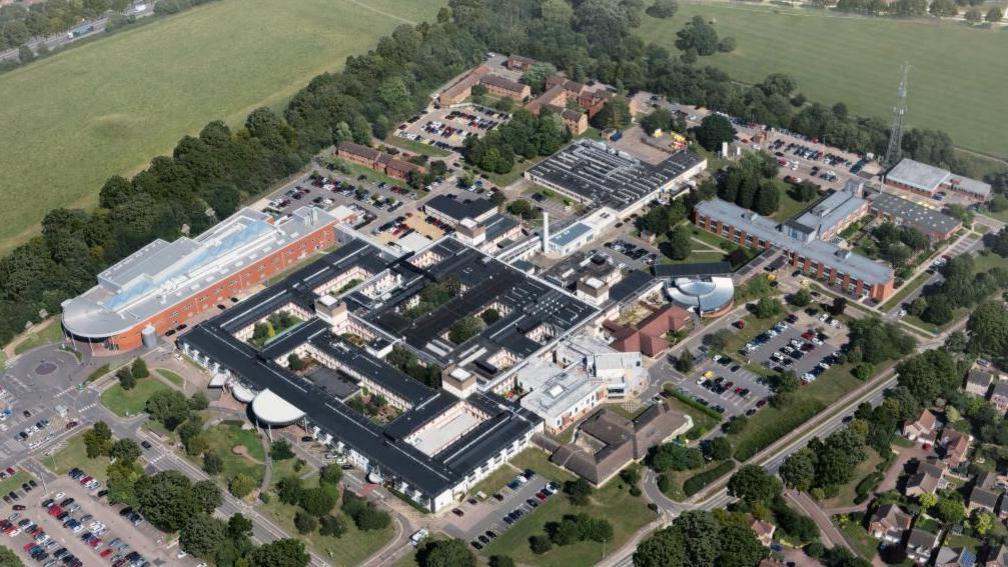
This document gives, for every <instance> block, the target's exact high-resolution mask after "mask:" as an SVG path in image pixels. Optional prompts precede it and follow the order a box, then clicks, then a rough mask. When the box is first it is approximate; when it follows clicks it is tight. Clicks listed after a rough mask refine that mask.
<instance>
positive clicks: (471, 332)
mask: <svg viewBox="0 0 1008 567" xmlns="http://www.w3.org/2000/svg"><path fill="white" fill-rule="evenodd" d="M485 328H486V323H485V322H484V321H483V319H480V318H479V317H463V318H461V319H459V320H457V321H455V323H453V324H452V326H451V329H450V330H449V331H448V339H449V340H451V342H453V343H455V344H462V343H464V342H466V341H467V340H469V339H471V338H472V337H475V336H476V335H478V334H479V333H480V332H481V331H483V329H485Z"/></svg>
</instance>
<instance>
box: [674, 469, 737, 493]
mask: <svg viewBox="0 0 1008 567" xmlns="http://www.w3.org/2000/svg"><path fill="white" fill-rule="evenodd" d="M734 468H735V461H723V462H722V463H721V464H719V465H718V466H716V467H714V468H712V469H709V470H706V471H703V472H702V473H697V474H695V475H693V476H691V477H689V478H687V479H686V482H684V483H683V493H684V494H686V496H693V495H694V494H696V493H697V492H700V491H701V490H703V489H704V488H705V487H706V486H707V485H708V484H710V483H712V482H714V481H715V480H717V479H719V478H721V477H722V476H724V475H726V474H728V473H730V472H731V471H732V469H734Z"/></svg>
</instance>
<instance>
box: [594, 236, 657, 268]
mask: <svg viewBox="0 0 1008 567" xmlns="http://www.w3.org/2000/svg"><path fill="white" fill-rule="evenodd" d="M604 246H605V247H606V248H609V249H611V250H615V251H617V252H619V253H620V254H623V255H624V256H626V257H627V258H632V259H634V260H639V261H641V262H643V263H645V264H647V265H648V266H650V265H652V264H654V263H655V262H657V261H658V254H657V253H655V252H648V249H647V248H644V247H642V246H637V245H635V244H631V243H629V242H627V241H625V240H613V241H612V242H606V243H605V244H604Z"/></svg>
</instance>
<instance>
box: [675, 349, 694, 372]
mask: <svg viewBox="0 0 1008 567" xmlns="http://www.w3.org/2000/svg"><path fill="white" fill-rule="evenodd" d="M693 361H694V358H693V353H691V352H690V351H689V349H688V348H684V349H683V351H682V353H680V354H679V358H677V359H676V361H675V369H676V370H678V371H679V372H682V373H684V374H685V373H687V372H689V371H690V370H692V369H693Z"/></svg>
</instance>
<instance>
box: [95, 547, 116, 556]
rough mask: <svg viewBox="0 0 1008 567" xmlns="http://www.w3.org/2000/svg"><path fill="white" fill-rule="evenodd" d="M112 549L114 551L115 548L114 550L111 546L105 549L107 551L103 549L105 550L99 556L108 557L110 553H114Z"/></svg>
mask: <svg viewBox="0 0 1008 567" xmlns="http://www.w3.org/2000/svg"><path fill="white" fill-rule="evenodd" d="M112 551H113V550H112V548H111V547H109V548H106V549H105V551H103V552H101V553H99V554H98V555H99V556H100V557H101V558H102V559H105V558H106V557H108V556H109V555H112Z"/></svg>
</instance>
